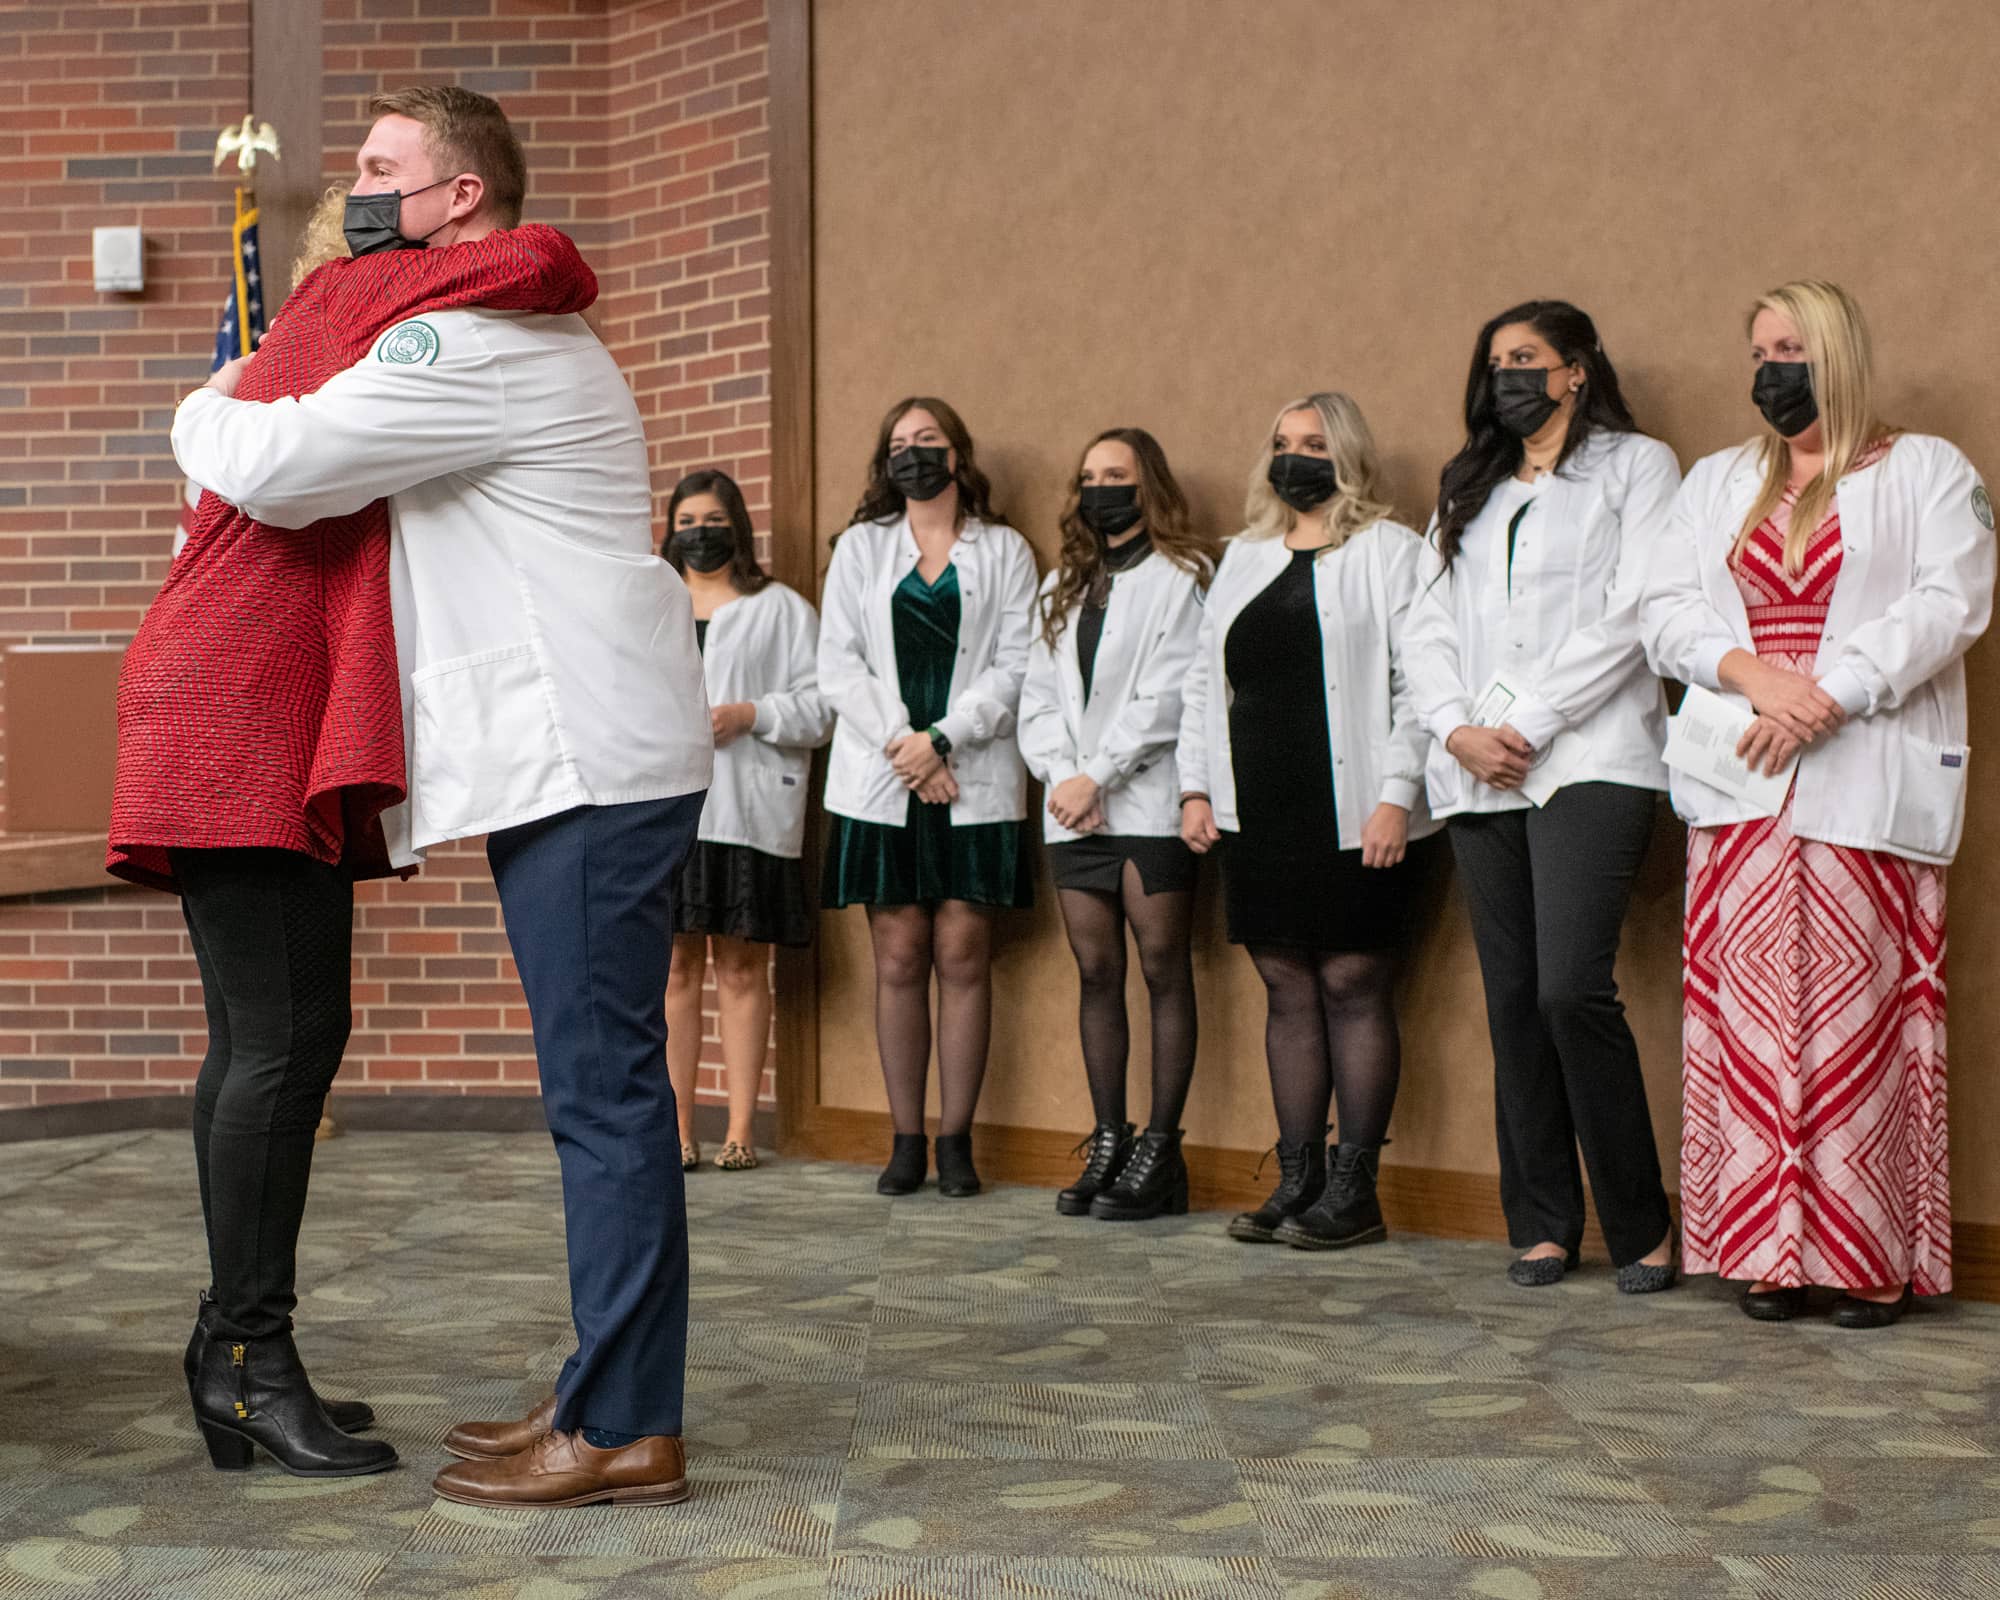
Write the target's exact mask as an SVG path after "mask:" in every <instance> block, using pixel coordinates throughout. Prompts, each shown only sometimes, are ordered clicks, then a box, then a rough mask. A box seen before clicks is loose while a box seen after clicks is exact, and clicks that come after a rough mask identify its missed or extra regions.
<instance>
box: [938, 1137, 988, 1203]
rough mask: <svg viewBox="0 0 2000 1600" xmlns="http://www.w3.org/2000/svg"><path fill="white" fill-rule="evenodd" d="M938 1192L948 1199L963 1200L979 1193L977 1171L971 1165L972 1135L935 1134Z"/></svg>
mask: <svg viewBox="0 0 2000 1600" xmlns="http://www.w3.org/2000/svg"><path fill="white" fill-rule="evenodd" d="M937 1169H938V1193H939V1194H941V1195H943V1196H944V1197H945V1198H946V1199H948V1200H963V1199H965V1198H967V1197H968V1196H970V1195H975V1194H977V1193H979V1189H980V1183H979V1173H978V1171H977V1170H976V1169H975V1168H974V1167H973V1165H972V1135H971V1134H969V1133H941V1134H939V1135H938V1136H937Z"/></svg>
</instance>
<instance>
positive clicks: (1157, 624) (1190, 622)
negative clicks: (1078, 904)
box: [1021, 551, 1201, 843]
mask: <svg viewBox="0 0 2000 1600" xmlns="http://www.w3.org/2000/svg"><path fill="white" fill-rule="evenodd" d="M1059 577H1060V574H1058V573H1053V572H1052V573H1050V574H1049V576H1048V578H1047V579H1046V580H1045V581H1044V582H1043V584H1042V591H1041V592H1042V594H1043V596H1047V595H1048V594H1050V593H1051V592H1053V591H1054V589H1055V586H1056V582H1057V580H1058V578H1059ZM1082 615H1083V607H1082V606H1081V605H1073V606H1071V607H1070V608H1069V610H1068V611H1067V612H1066V613H1065V614H1064V615H1063V616H1062V618H1061V619H1060V620H1059V622H1058V625H1057V632H1056V642H1055V644H1054V645H1053V646H1051V645H1050V644H1049V643H1048V641H1047V640H1046V639H1044V638H1043V636H1042V627H1041V617H1042V602H1041V601H1040V600H1038V601H1037V602H1036V606H1035V636H1034V643H1033V644H1031V645H1030V646H1029V647H1028V675H1027V678H1026V680H1025V681H1024V682H1023V683H1022V685H1021V755H1022V757H1023V759H1025V760H1026V762H1027V763H1028V770H1029V771H1030V772H1032V773H1033V774H1034V775H1035V776H1036V777H1037V778H1039V779H1040V780H1041V781H1042V782H1043V783H1044V784H1046V785H1048V786H1049V787H1050V788H1054V787H1055V786H1056V785H1057V784H1059V783H1062V782H1065V781H1066V780H1068V779H1070V778H1074V777H1076V776H1078V775H1079V774H1084V775H1088V776H1089V777H1090V778H1092V779H1093V780H1095V782H1096V783H1097V786H1098V789H1099V791H1100V796H1099V798H1100V801H1101V804H1102V806H1103V810H1104V831H1105V832H1106V833H1109V834H1118V835H1138V836H1141V837H1160V836H1168V837H1171V836H1174V835H1178V834H1179V832H1180V827H1181V806H1180V772H1179V769H1178V768H1177V767H1176V766H1175V764H1174V743H1175V740H1176V739H1177V738H1178V737H1179V735H1180V725H1181V685H1182V683H1183V681H1184V680H1185V679H1186V677H1187V674H1188V669H1189V668H1190V667H1192V666H1193V665H1194V661H1195V638H1196V635H1197V633H1198V632H1199V630H1200V627H1201V585H1200V583H1199V582H1197V580H1196V578H1195V575H1194V574H1193V573H1191V572H1189V571H1188V570H1187V569H1186V568H1185V567H1181V566H1178V565H1176V564H1175V563H1174V562H1172V561H1170V560H1168V559H1167V558H1166V557H1165V556H1163V555H1161V554H1159V553H1158V552H1157V551H1156V552H1154V553H1153V554H1151V555H1148V556H1145V557H1142V558H1141V559H1140V561H1139V562H1138V564H1137V565H1136V566H1133V567H1130V568H1128V569H1127V570H1126V571H1124V572H1119V573H1114V574H1112V577H1111V594H1110V597H1109V599H1108V601H1107V602H1106V605H1105V610H1104V631H1103V632H1102V633H1101V634H1100V635H1099V636H1098V642H1097V659H1096V660H1095V662H1093V663H1092V667H1091V688H1090V699H1089V700H1088V701H1087V702H1086V701H1085V699H1084V697H1083V669H1082V668H1081V666H1079V664H1078V662H1077V654H1076V625H1077V621H1078V619H1079V618H1081V616H1082ZM1042 834H1043V837H1044V838H1046V839H1048V840H1049V841H1050V842H1051V843H1055V842H1059V841H1062V840H1067V839H1077V838H1081V837H1083V835H1080V834H1076V833H1072V832H1070V830H1069V829H1067V828H1065V827H1064V826H1063V825H1062V824H1061V823H1060V822H1058V821H1056V819H1055V818H1054V817H1052V816H1049V815H1048V813H1047V811H1046V810H1044V812H1043V814H1042Z"/></svg>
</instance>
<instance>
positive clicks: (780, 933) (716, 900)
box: [674, 618, 812, 949]
mask: <svg viewBox="0 0 2000 1600" xmlns="http://www.w3.org/2000/svg"><path fill="white" fill-rule="evenodd" d="M694 642H695V648H696V649H698V650H700V651H701V652H702V653H703V654H704V655H706V654H707V653H708V623H707V622H706V621H703V620H701V619H699V618H697V619H696V621H695V625H694ZM674 932H676V933H703V934H719V935H720V936H721V937H723V938H725V939H745V940H748V941H750V942H751V943H753V944H782V945H788V946H790V947H792V948H794V949H801V948H803V947H804V946H806V945H809V944H811V943H812V917H811V915H810V914H809V913H808V912H807V910H806V880H805V869H804V868H803V867H802V866H801V865H800V864H799V862H798V860H797V858H795V857H791V856H774V855H772V854H771V853H770V852H769V851H765V850H756V849H752V848H751V847H750V846H749V845H747V844H720V843H717V842H716V841H715V840H713V839H697V840H696V841H695V843H694V848H693V849H692V850H690V851H689V852H688V857H687V863H686V864H685V865H684V866H683V867H682V868H681V875H680V876H679V877H678V878H676V879H675V880H674Z"/></svg>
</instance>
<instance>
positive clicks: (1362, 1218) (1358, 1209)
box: [1271, 1144, 1389, 1250]
mask: <svg viewBox="0 0 2000 1600" xmlns="http://www.w3.org/2000/svg"><path fill="white" fill-rule="evenodd" d="M1381 1160H1382V1157H1381V1152H1380V1151H1379V1150H1371V1149H1368V1148H1366V1147H1365V1146H1362V1145H1358V1144H1342V1145H1335V1146H1334V1148H1333V1149H1332V1150H1331V1151H1329V1152H1328V1153H1327V1170H1326V1188H1325V1189H1323V1190H1322V1191H1321V1192H1320V1197H1319V1198H1318V1199H1317V1200H1315V1201H1314V1202H1313V1203H1312V1204H1311V1205H1309V1206H1307V1207H1306V1208H1305V1210H1303V1211H1301V1212H1299V1213H1298V1214H1297V1215H1296V1216H1290V1217H1287V1218H1286V1219H1285V1220H1284V1221H1283V1222H1281V1223H1279V1224H1278V1226H1277V1227H1276V1228H1275V1229H1273V1230H1272V1235H1271V1236H1272V1237H1273V1238H1274V1239H1275V1240H1277V1242H1278V1243H1279V1244H1288V1245H1290V1246H1291V1247H1292V1248H1293V1249H1294V1250H1345V1249H1347V1248H1348V1247H1349V1246H1350V1245H1357V1244H1374V1243H1375V1242H1376V1241H1377V1240H1379V1239H1386V1238H1388V1237H1389V1229H1388V1226H1387V1224H1385V1223H1384V1222H1383V1220H1382V1203H1381V1201H1380V1200H1378V1199H1377V1198H1376V1194H1375V1177H1376V1174H1377V1172H1379V1171H1380V1170H1381Z"/></svg>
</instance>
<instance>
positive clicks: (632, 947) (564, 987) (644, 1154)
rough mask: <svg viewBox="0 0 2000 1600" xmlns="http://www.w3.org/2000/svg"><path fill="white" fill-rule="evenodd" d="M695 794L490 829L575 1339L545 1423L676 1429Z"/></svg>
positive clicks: (682, 1325) (682, 1333) (682, 1315)
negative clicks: (685, 977)
mask: <svg viewBox="0 0 2000 1600" xmlns="http://www.w3.org/2000/svg"><path fill="white" fill-rule="evenodd" d="M702 800H703V796H702V795H700V794H691V795H680V796H676V797H675V798H673V799H671V800H641V801H634V802H632V803H630V804H627V805H611V806H583V807H579V808H578V809H576V810H573V811H565V812H563V813H561V814H560V815H558V816H553V817H545V818H543V819H542V820H540V821H538V822H530V823H524V824H523V825H522V826H520V827H518V828H505V829H502V830H501V831H499V832H497V833H494V834H492V835H491V836H489V837H488V839H487V841H486V857H487V860H488V861H489V862H490V863H491V864H492V867H493V881H494V883H495V884H496V885H498V887H499V890H500V909H501V912H502V914H503V915H504V916H505V918H506V921H507V938H508V941H509V943H511V944H512V946H513V949H514V961H515V964H516V965H517V966H518V967H519V968H520V969H521V985H522V987H523V988H524V989H526V991H527V995H528V1014H529V1016H530V1017H531V1018H532V1019H533V1022H534V1030H535V1057H536V1060H537V1062H538V1063H539V1065H540V1068H541V1079H542V1106H543V1110H544V1112H545V1114H546V1115H547V1117H548V1123H549V1132H550V1134H551V1135H552V1136H553V1137H554V1139H555V1144H556V1155H557V1157H558V1158H559V1160H560V1161H561V1163H562V1186H563V1215H564V1224H565V1230H566V1232H567V1235H568V1241H569V1290H570V1307H571V1313H572V1315H573V1317H574V1319H575V1322H576V1353H575V1354H574V1355H572V1356H571V1357H570V1358H569V1360H568V1361H567V1362H565V1363H564V1364H563V1369H562V1375H561V1376H560V1377H559V1378H558V1379H557V1380H556V1395H557V1403H556V1417H555V1425H556V1427H557V1428H558V1429H561V1430H562V1431H564V1432H569V1431H571V1430H574V1429H578V1428H586V1427H588V1428H598V1429H603V1430H606V1431H609V1432H616V1433H631V1434H642V1435H643V1434H655V1433H665V1434H678V1433H679V1432H680V1431H681V1392H682V1386H683V1383H684V1380H685V1378H686V1366H687V1318H688V1250H687V1201H686V1194H685V1191H684V1189H683V1187H682V1178H681V1154H680V1152H681V1147H680V1133H679V1127H678V1123H677V1120H676V1117H675V1112H674V1091H673V1085H672V1084H671V1083H669V1082H668V1080H667V1021H666V992H667V968H668V964H669V961H670V960H671V956H672V951H673V934H674V928H673V885H674V879H675V878H676V877H677V876H678V875H679V873H680V869H681V864H682V862H683V861H684V860H685V859H686V858H687V854H688V851H689V849H690V848H691V847H692V845H693V843H694V837H695V827H696V824H697V823H699V821H700V820H701V807H702Z"/></svg>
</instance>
